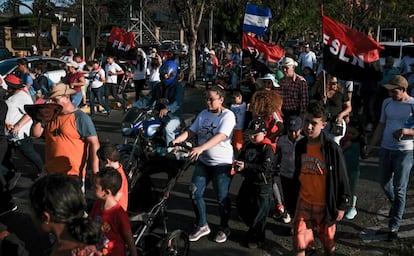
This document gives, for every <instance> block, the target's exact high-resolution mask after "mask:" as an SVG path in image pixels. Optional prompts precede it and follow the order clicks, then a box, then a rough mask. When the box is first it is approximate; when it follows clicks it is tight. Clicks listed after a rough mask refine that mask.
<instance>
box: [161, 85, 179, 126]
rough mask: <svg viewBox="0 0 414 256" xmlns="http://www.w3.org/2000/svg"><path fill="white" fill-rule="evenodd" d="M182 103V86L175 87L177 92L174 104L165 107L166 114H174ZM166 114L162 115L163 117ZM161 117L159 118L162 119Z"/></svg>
mask: <svg viewBox="0 0 414 256" xmlns="http://www.w3.org/2000/svg"><path fill="white" fill-rule="evenodd" d="M183 102H184V86H182V85H177V91H176V93H175V100H174V102H172V103H171V104H168V105H167V106H166V109H167V113H168V112H171V113H174V112H175V111H177V110H178V109H179V108H180V107H181V105H182V104H183ZM167 113H164V115H166V114H167ZM160 115H161V111H160ZM164 115H163V116H164ZM163 116H160V117H161V118H162V117H163Z"/></svg>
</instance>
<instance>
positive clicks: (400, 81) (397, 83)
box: [384, 75, 408, 90]
mask: <svg viewBox="0 0 414 256" xmlns="http://www.w3.org/2000/svg"><path fill="white" fill-rule="evenodd" d="M384 87H385V88H386V89H387V90H394V89H398V88H401V87H403V88H405V89H407V88H408V82H407V79H405V78H404V77H403V76H400V75H397V76H394V77H393V78H392V79H391V80H390V81H389V82H388V83H387V84H385V85H384Z"/></svg>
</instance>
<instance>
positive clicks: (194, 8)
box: [172, 0, 213, 84]
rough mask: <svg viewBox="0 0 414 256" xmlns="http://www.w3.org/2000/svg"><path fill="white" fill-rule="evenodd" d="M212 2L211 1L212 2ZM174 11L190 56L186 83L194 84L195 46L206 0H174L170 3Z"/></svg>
mask: <svg viewBox="0 0 414 256" xmlns="http://www.w3.org/2000/svg"><path fill="white" fill-rule="evenodd" d="M212 2H213V1H212ZM172 5H173V6H174V9H175V11H176V12H177V14H178V17H179V19H180V23H181V27H182V28H183V29H184V32H185V35H186V37H187V41H188V48H189V51H188V54H189V56H190V63H189V66H190V71H189V74H188V80H187V82H188V83H189V84H194V82H195V80H196V67H197V56H196V44H197V32H198V29H199V27H200V23H201V20H202V18H203V14H204V12H205V11H206V0H193V1H188V0H175V1H172Z"/></svg>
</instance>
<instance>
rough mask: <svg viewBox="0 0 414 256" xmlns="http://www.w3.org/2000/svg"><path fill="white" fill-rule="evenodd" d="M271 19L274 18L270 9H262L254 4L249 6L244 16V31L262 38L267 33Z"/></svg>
mask: <svg viewBox="0 0 414 256" xmlns="http://www.w3.org/2000/svg"><path fill="white" fill-rule="evenodd" d="M270 18H272V12H271V11H270V8H260V7H259V6H257V5H254V4H247V6H246V13H245V14H244V21H243V31H244V32H252V33H255V34H256V35H258V36H261V35H263V34H264V33H265V32H266V29H267V27H268V26H269V19H270Z"/></svg>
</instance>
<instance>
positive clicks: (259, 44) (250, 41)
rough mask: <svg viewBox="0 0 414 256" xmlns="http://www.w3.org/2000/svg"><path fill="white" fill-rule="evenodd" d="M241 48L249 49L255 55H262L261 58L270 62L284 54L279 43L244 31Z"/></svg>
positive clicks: (275, 60)
mask: <svg viewBox="0 0 414 256" xmlns="http://www.w3.org/2000/svg"><path fill="white" fill-rule="evenodd" d="M242 49H243V50H249V51H250V53H252V54H253V55H255V56H256V57H259V56H260V55H262V56H263V59H265V60H267V61H270V62H277V61H279V60H280V59H281V58H282V57H283V56H284V55H285V51H284V50H283V48H282V47H280V46H279V45H277V44H271V43H267V42H264V41H261V40H259V39H257V38H255V37H254V35H251V34H248V33H245V32H243V41H242Z"/></svg>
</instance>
